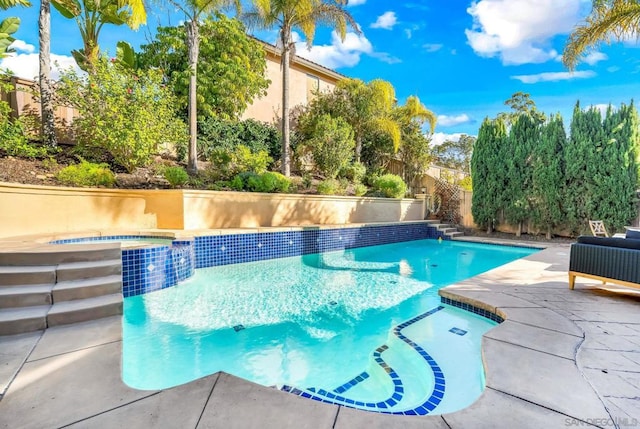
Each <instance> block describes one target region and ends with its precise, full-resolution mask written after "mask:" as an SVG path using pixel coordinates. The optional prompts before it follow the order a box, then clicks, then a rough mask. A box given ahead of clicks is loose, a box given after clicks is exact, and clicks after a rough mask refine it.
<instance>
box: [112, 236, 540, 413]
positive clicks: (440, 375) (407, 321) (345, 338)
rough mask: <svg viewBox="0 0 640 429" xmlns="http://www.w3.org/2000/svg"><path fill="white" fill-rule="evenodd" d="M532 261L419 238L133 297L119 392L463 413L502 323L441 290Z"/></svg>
mask: <svg viewBox="0 0 640 429" xmlns="http://www.w3.org/2000/svg"><path fill="white" fill-rule="evenodd" d="M535 251H536V249H526V248H517V247H502V246H491V245H480V244H472V243H461V242H451V241H442V242H439V241H436V240H419V241H410V242H401V243H396V244H386V245H380V246H371V247H362V248H357V249H345V250H339V251H331V252H325V253H320V254H307V255H301V256H293V257H286V258H280V259H274V260H266V261H258V262H250V263H243V264H235V265H226V266H217V267H210V268H204V269H198V270H196V273H195V275H194V276H193V277H191V278H190V279H188V280H186V281H184V282H182V283H180V284H179V285H178V286H175V287H171V288H168V289H163V290H160V291H156V292H153V293H147V294H142V295H138V296H131V297H128V298H126V299H125V303H124V318H123V342H124V344H123V380H124V381H125V382H126V383H127V384H129V385H130V386H132V387H135V388H139V389H161V388H167V387H171V386H175V385H178V384H182V383H185V382H188V381H190V380H193V379H196V378H199V377H203V376H205V375H208V374H212V373H215V372H217V371H225V372H228V373H231V374H233V375H236V376H239V377H242V378H245V379H248V380H250V381H254V382H256V383H259V384H263V385H266V386H276V387H278V388H280V389H282V390H285V391H289V392H291V393H294V394H298V395H300V396H305V397H310V398H313V399H316V400H322V401H326V402H332V403H339V404H342V405H346V406H351V407H355V408H361V409H365V410H371V411H378V412H388V413H401V414H427V413H445V412H450V411H454V410H457V409H460V408H464V407H466V406H468V405H469V404H471V403H472V402H473V401H474V400H475V399H476V398H477V397H478V396H479V395H480V393H481V391H482V389H483V388H484V372H483V370H482V364H481V359H480V340H481V337H482V334H484V333H485V332H486V331H487V330H489V329H491V328H492V327H493V326H495V325H496V322H494V321H491V320H489V319H487V318H484V317H480V316H478V315H475V314H472V313H469V312H466V311H463V310H460V309H457V308H455V307H452V306H449V305H443V304H442V303H441V300H440V298H439V296H438V294H437V291H438V289H440V288H441V287H443V286H446V285H448V284H451V283H455V282H457V281H460V280H462V279H465V278H468V277H472V276H474V275H477V274H480V273H482V272H484V271H487V270H489V269H491V268H494V267H497V266H499V265H503V264H505V263H507V262H510V261H512V260H515V259H518V258H521V257H524V256H526V255H529V254H531V253H533V252H535Z"/></svg>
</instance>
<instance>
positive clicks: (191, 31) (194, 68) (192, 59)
mask: <svg viewBox="0 0 640 429" xmlns="http://www.w3.org/2000/svg"><path fill="white" fill-rule="evenodd" d="M187 47H188V49H189V68H191V76H190V77H189V116H188V117H189V155H188V159H187V171H188V172H189V173H191V174H195V173H197V172H198V147H197V137H198V109H197V106H198V105H197V103H198V101H197V97H196V89H197V86H196V85H197V83H196V77H197V72H198V55H199V53H200V52H199V51H200V37H199V34H198V18H197V16H196V17H193V19H191V21H190V22H189V23H188V24H187Z"/></svg>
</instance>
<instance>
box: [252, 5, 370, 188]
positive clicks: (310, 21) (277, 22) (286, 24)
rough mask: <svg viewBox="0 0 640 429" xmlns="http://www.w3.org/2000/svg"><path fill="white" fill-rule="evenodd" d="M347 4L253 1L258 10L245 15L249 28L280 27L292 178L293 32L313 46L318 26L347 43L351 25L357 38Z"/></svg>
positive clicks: (285, 151) (286, 164) (287, 162)
mask: <svg viewBox="0 0 640 429" xmlns="http://www.w3.org/2000/svg"><path fill="white" fill-rule="evenodd" d="M347 2H348V0H254V4H255V10H254V11H252V12H249V13H247V14H245V20H246V21H247V22H248V23H249V25H254V26H257V27H260V28H263V29H271V28H273V27H278V29H279V39H278V44H277V45H278V46H279V47H280V49H281V52H282V173H283V174H284V175H285V176H290V175H291V148H290V144H289V140H290V135H289V66H290V63H291V60H292V58H294V57H295V43H294V41H293V39H292V31H293V30H294V29H299V30H300V31H302V34H304V36H305V37H306V39H307V46H308V47H309V48H310V47H311V46H312V45H313V39H314V37H315V32H316V26H317V25H318V24H327V25H329V26H332V27H333V28H334V29H336V30H337V31H338V34H339V35H340V37H341V39H342V40H343V41H344V39H345V37H346V34H347V24H349V25H350V26H351V27H352V28H353V29H354V30H355V31H356V32H357V33H358V34H359V33H360V29H359V28H358V26H357V24H356V22H355V20H354V19H353V17H352V16H351V14H349V12H347V11H346V10H344V8H343V6H346V4H347Z"/></svg>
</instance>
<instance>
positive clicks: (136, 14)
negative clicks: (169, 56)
mask: <svg viewBox="0 0 640 429" xmlns="http://www.w3.org/2000/svg"><path fill="white" fill-rule="evenodd" d="M51 3H52V4H53V7H55V8H56V10H57V11H58V12H60V14H61V15H62V16H64V17H65V18H67V19H75V20H76V22H77V23H78V28H79V29H80V35H81V36H82V43H83V45H84V47H83V49H80V50H77V51H75V50H74V51H72V52H71V53H72V55H73V57H74V58H75V60H76V62H77V63H78V65H79V66H80V67H81V68H84V69H87V70H88V69H91V68H92V66H93V64H95V62H96V61H97V60H98V56H99V54H100V47H99V46H98V38H99V37H100V31H101V30H102V27H103V26H104V25H105V24H113V25H123V24H126V25H128V26H129V27H130V28H132V29H134V30H136V29H138V27H139V26H140V25H142V24H144V23H145V22H146V20H147V13H146V10H145V7H144V3H143V1H142V0H126V1H122V0H52V1H51Z"/></svg>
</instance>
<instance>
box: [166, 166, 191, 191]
mask: <svg viewBox="0 0 640 429" xmlns="http://www.w3.org/2000/svg"><path fill="white" fill-rule="evenodd" d="M162 175H163V176H164V178H165V179H166V180H167V182H169V185H171V187H172V188H178V187H180V186H183V185H184V184H185V183H187V182H188V181H189V175H188V174H187V172H186V170H185V169H184V168H182V167H165V168H164V171H163V172H162Z"/></svg>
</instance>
